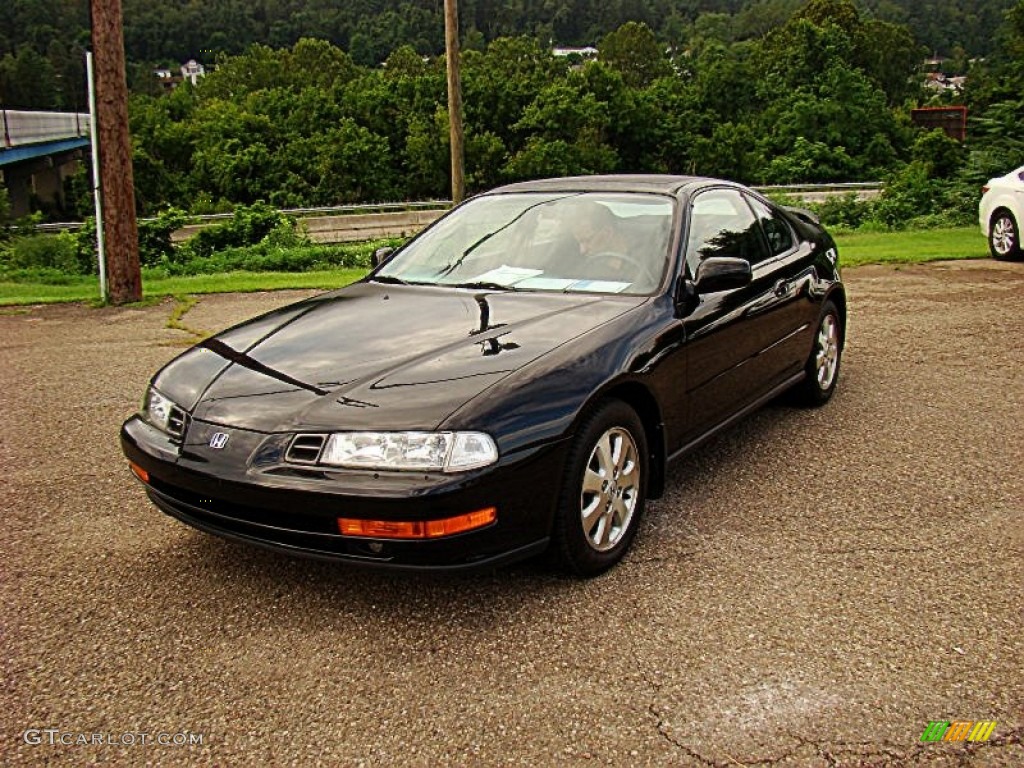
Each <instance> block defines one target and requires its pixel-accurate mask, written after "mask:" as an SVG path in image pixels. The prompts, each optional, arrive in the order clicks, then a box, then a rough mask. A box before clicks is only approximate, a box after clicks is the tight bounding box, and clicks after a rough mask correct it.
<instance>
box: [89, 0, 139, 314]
mask: <svg viewBox="0 0 1024 768" xmlns="http://www.w3.org/2000/svg"><path fill="white" fill-rule="evenodd" d="M90 9H91V12H92V50H93V58H94V63H95V75H96V100H97V104H96V114H95V118H96V124H94V125H93V126H92V129H93V130H94V131H96V132H97V133H96V135H97V136H98V137H99V157H95V156H94V157H93V159H92V161H93V162H94V163H98V164H99V169H100V187H101V189H100V192H101V193H102V195H103V211H104V220H103V221H102V222H99V221H98V222H96V226H97V228H99V227H102V228H103V234H104V240H105V241H106V251H107V252H106V258H107V272H108V286H109V289H110V294H109V300H110V302H111V303H112V304H124V303H126V302H129V301H139V300H140V299H141V298H142V273H141V272H140V270H139V231H138V224H137V222H136V220H135V186H134V180H133V178H132V146H131V137H130V136H129V133H128V83H127V81H126V78H125V65H124V28H123V23H122V16H121V0H90Z"/></svg>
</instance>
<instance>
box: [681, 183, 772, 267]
mask: <svg viewBox="0 0 1024 768" xmlns="http://www.w3.org/2000/svg"><path fill="white" fill-rule="evenodd" d="M711 256H730V257H734V258H740V259H746V260H747V261H749V262H750V263H751V264H756V263H757V262H759V261H762V260H763V259H765V258H767V256H768V254H767V251H766V250H765V245H764V238H763V237H762V235H761V228H760V226H758V223H757V219H756V218H754V214H753V213H752V212H751V210H750V207H749V206H748V205H747V204H746V202H745V201H744V200H743V196H742V195H741V194H740V193H739V191H738V190H734V189H712V190H708V191H707V192H702V193H700V194H699V195H697V197H695V198H694V200H693V203H692V206H691V210H690V231H689V235H688V236H687V238H686V264H687V266H688V267H689V270H690V274H691V275H693V274H696V272H697V265H698V264H699V263H700V262H701V261H703V260H704V259H707V258H709V257H711Z"/></svg>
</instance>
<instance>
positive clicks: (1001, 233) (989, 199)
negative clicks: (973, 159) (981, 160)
mask: <svg viewBox="0 0 1024 768" xmlns="http://www.w3.org/2000/svg"><path fill="white" fill-rule="evenodd" d="M981 191H982V193H983V194H982V196H981V203H979V204H978V221H979V223H980V224H981V231H982V233H983V234H984V235H985V237H987V238H988V247H989V250H990V251H991V252H992V258H994V259H1019V258H1020V257H1021V244H1020V228H1021V224H1022V223H1024V166H1021V167H1020V168H1018V169H1017V170H1015V171H1010V173H1008V174H1006V175H1005V176H1000V177H998V178H995V179H990V180H989V182H988V184H986V185H985V186H984V187H982V188H981Z"/></svg>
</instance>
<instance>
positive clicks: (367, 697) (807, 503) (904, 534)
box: [0, 261, 1024, 766]
mask: <svg viewBox="0 0 1024 768" xmlns="http://www.w3.org/2000/svg"><path fill="white" fill-rule="evenodd" d="M845 277H846V280H847V283H848V285H849V292H850V304H851V308H852V309H851V320H850V323H851V328H850V339H849V344H848V347H847V355H846V358H845V360H844V368H843V372H842V376H843V379H842V382H841V384H840V390H839V392H838V393H837V395H836V397H835V399H834V400H833V401H832V403H830V404H829V405H828V406H827V407H826V408H825V409H823V410H820V411H814V412H811V411H802V410H795V409H792V408H788V407H785V406H781V405H780V406H772V407H769V408H766V409H764V410H762V411H761V412H759V413H758V414H756V415H755V416H753V417H752V418H750V419H748V420H747V421H746V422H744V423H743V424H742V425H741V426H739V427H737V428H735V429H734V430H732V431H731V432H729V433H728V434H726V435H724V436H722V437H720V438H718V439H716V440H715V441H713V442H712V443H710V444H708V445H707V446H705V447H704V448H703V449H701V450H700V451H699V452H697V453H695V454H693V455H691V456H689V457H687V458H685V459H684V460H682V461H681V462H678V463H677V464H676V465H675V466H674V467H673V470H672V472H671V474H670V479H669V486H668V492H667V494H666V496H665V497H664V498H663V499H661V500H660V501H658V502H655V503H654V504H653V505H651V507H650V509H649V514H648V516H647V518H646V520H645V522H644V526H643V529H642V531H641V534H640V538H639V539H638V541H637V546H635V547H634V550H633V552H632V553H631V555H630V556H629V557H628V558H627V559H626V561H625V562H624V563H623V564H622V565H621V566H619V567H618V568H616V569H614V570H613V571H612V572H610V573H608V574H606V575H605V576H603V577H601V578H598V579H595V580H592V581H589V582H584V583H580V582H575V581H570V580H567V579H563V578H560V577H558V576H557V575H554V574H552V573H551V572H549V571H547V570H545V569H544V568H543V567H542V566H540V565H538V564H533V563H527V564H523V565H519V566H516V567H513V568H508V569H504V570H499V571H497V572H485V573H481V574H471V575H458V576H410V575H393V574H386V573H377V572H366V571H361V570H353V569H350V568H346V567H341V566H336V565H332V564H325V563H319V562H313V561H305V560H293V559H288V558H285V557H282V556H279V555H276V554H272V553H267V552H263V551H260V550H256V549H252V548H246V547H243V546H241V545H236V544H232V543H228V542H225V541H221V540H219V539H217V538H214V537H211V536H208V535H205V534H202V533H199V532H197V531H194V530H192V529H190V528H187V527H186V526H184V525H181V524H180V523H178V522H176V521H174V520H172V519H170V518H168V517H166V516H164V515H163V514H161V513H160V512H158V511H157V510H156V509H155V508H154V507H152V506H151V505H150V504H149V503H148V501H147V500H146V498H145V495H144V492H143V490H142V488H141V486H140V485H139V484H138V483H137V482H135V481H134V480H133V478H132V477H131V475H130V474H129V472H128V470H127V467H126V465H125V462H124V461H123V459H122V457H121V454H120V450H119V446H118V441H117V430H118V427H119V426H120V423H121V421H122V420H123V419H124V418H126V417H127V416H128V415H130V413H131V412H132V411H133V410H134V409H135V408H136V407H137V405H138V401H139V399H140V397H141V394H142V392H143V388H144V386H145V383H146V381H147V379H148V377H149V376H150V375H151V374H152V373H153V372H154V371H155V370H156V369H157V368H158V367H159V366H160V365H161V364H162V363H163V362H164V361H166V360H167V359H169V358H170V357H171V356H173V355H175V354H176V353H178V352H179V351H181V349H182V345H183V344H184V343H187V341H188V340H189V338H190V337H189V335H188V334H187V333H185V332H183V331H181V330H173V329H169V328H167V327H166V322H167V320H168V317H169V315H170V313H171V310H172V308H173V304H172V303H171V302H169V301H168V302H165V303H162V304H159V305H154V306H150V307H144V308H133V309H117V308H109V309H102V310H95V309H87V308H84V307H80V306H53V307H39V308H31V309H27V310H12V309H6V310H2V309H0V392H2V399H0V425H2V429H0V464H2V467H3V472H2V473H0V509H2V512H3V519H4V522H5V524H6V526H7V527H6V529H5V532H4V534H5V535H4V536H3V538H2V540H0V541H2V545H0V546H2V563H0V598H2V600H3V606H4V608H3V613H2V615H0V633H2V645H3V656H2V664H3V686H2V688H0V723H2V727H0V764H2V765H5V766H7V765H42V764H69V763H71V764H88V763H92V762H108V763H110V764H119V765H128V764H131V765H142V764H167V765H182V764H211V765H213V764H216V765H275V766H277V765H300V766H308V765H316V764H323V765H385V766H392V765H403V766H405V765H409V766H436V765H615V766H623V765H657V766H662V765H672V766H677V765H678V766H686V765H698V766H700V765H715V766H735V765H744V766H753V765H767V764H775V763H778V764H792V765H811V766H813V765H822V766H825V765H905V764H922V765H927V766H947V765H948V766H956V765H965V764H968V765H986V766H987V765H1005V766H1013V765H1024V746H1022V743H1021V738H1022V735H1024V664H1022V659H1024V630H1022V627H1024V614H1022V607H1024V599H1022V598H1024V437H1022V435H1024V403H1022V400H1024V394H1022V393H1024V330H1022V322H1021V321H1022V319H1024V264H998V263H994V262H988V261H979V262H956V263H952V262H951V263H942V264H936V265H930V266H915V267H904V268H902V269H896V268H892V267H863V268H859V269H856V270H849V271H847V273H846V275H845ZM303 295H308V293H300V292H286V293H267V294H254V295H228V296H212V297H204V298H201V299H200V301H199V302H198V304H197V305H196V306H195V307H194V308H193V309H192V310H190V311H189V312H188V313H187V314H186V315H185V317H184V323H185V324H186V325H188V326H189V327H191V328H194V329H198V330H216V329H220V328H222V327H225V326H227V325H229V324H232V323H234V322H237V321H239V320H241V319H244V318H245V317H248V316H251V315H253V314H256V313H257V312H260V311H264V310H267V309H270V308H272V307H275V306H278V305H281V304H283V303H286V302H289V301H292V300H295V299H296V298H298V297H300V296H303ZM936 720H950V721H954V720H960V721H964V720H970V721H980V720H994V721H996V722H997V725H996V727H995V729H994V731H993V733H992V736H991V738H990V739H989V740H988V741H987V742H983V743H976V744H968V743H964V742H961V743H924V742H921V741H920V737H921V734H922V732H923V731H924V729H925V727H926V725H927V724H928V723H929V721H936ZM83 740H84V741H86V742H89V743H86V744H81V743H76V742H80V741H83ZM190 740H191V741H193V742H195V741H201V743H192V744H189V743H188V742H189V741H190ZM158 741H166V742H170V743H168V744H163V743H158ZM176 741H177V742H181V741H184V742H186V743H184V744H181V743H175V742H176ZM35 742H38V743H35ZM62 742H63V743H62ZM69 742H70V743H69ZM101 742H102V743H101ZM107 742H114V743H107Z"/></svg>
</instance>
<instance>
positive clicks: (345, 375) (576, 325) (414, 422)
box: [154, 282, 644, 432]
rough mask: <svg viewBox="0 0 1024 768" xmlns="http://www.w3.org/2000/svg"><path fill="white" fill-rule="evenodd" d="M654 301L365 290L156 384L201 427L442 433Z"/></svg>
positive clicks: (281, 322) (333, 299)
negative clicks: (556, 356) (456, 418)
mask: <svg viewBox="0 0 1024 768" xmlns="http://www.w3.org/2000/svg"><path fill="white" fill-rule="evenodd" d="M643 301H644V298H643V297H626V296H595V295H592V294H562V293H516V292H482V291H476V292H474V291H469V290H460V289H448V288H437V287H419V286H404V285H402V286H397V285H384V284H378V283H370V282H366V283H357V284H356V285H353V286H350V287H348V288H345V289H342V290H340V291H336V292H333V293H331V294H326V295H324V296H321V297H318V298H316V299H311V300H309V301H306V302H302V303H300V304H296V305H292V306H291V307H286V308H284V309H283V310H278V311H276V312H272V313H270V314H268V315H264V316H263V317H260V318H257V319H255V320H253V321H250V322H249V323H246V324H243V325H241V326H238V327H236V328H234V329H231V330H229V331H226V332H225V333H223V334H220V335H218V336H215V337H213V338H211V339H208V340H207V341H205V342H203V343H202V344H200V345H199V346H198V347H195V348H193V349H192V350H190V351H189V352H187V353H186V354H185V355H183V356H181V357H180V358H178V359H177V360H175V361H173V362H172V363H171V364H169V365H168V366H167V367H166V368H165V369H164V370H163V371H161V372H160V374H159V375H158V376H157V378H156V380H155V382H154V384H155V386H157V388H158V389H160V390H161V391H162V392H164V394H166V395H167V396H168V397H170V398H171V399H173V400H175V401H176V402H178V403H179V404H180V405H182V406H183V407H185V408H187V409H188V410H190V411H191V412H192V415H193V417H194V418H196V419H200V420H203V421H209V422H213V423H216V424H222V425H225V426H233V427H239V428H244V429H254V430H259V431H263V432H281V431H293V430H294V431H323V430H329V429H378V430H401V429H434V428H436V427H438V426H439V425H440V424H441V423H442V422H444V420H445V419H446V417H448V416H449V415H450V414H451V413H452V412H454V411H455V410H457V409H458V408H459V407H460V406H462V405H463V404H464V403H466V402H468V401H469V400H471V399H473V398H474V397H476V396H477V395H479V394H480V393H482V392H483V391H485V390H486V389H488V388H489V387H491V386H493V385H494V384H496V383H497V382H498V381H500V380H501V379H503V378H505V377H506V376H508V375H509V374H511V373H513V372H515V371H517V370H518V369H520V368H522V367H523V366H525V365H527V364H529V363H530V362H532V361H534V360H536V359H537V358H539V357H541V356H543V355H545V354H547V353H549V352H551V351H552V350H554V349H556V348H557V347H559V346H561V345H563V344H565V343H566V342H567V341H569V340H571V339H573V338H576V337H578V336H580V335H582V334H585V333H587V332H588V331H591V330H593V329H594V328H596V327H598V326H600V325H603V324H604V323H606V322H608V321H610V320H612V319H613V318H615V317H617V316H618V315H621V314H623V313H624V312H628V311H629V310H630V309H633V308H635V307H637V306H639V305H640V304H641V303H643Z"/></svg>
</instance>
